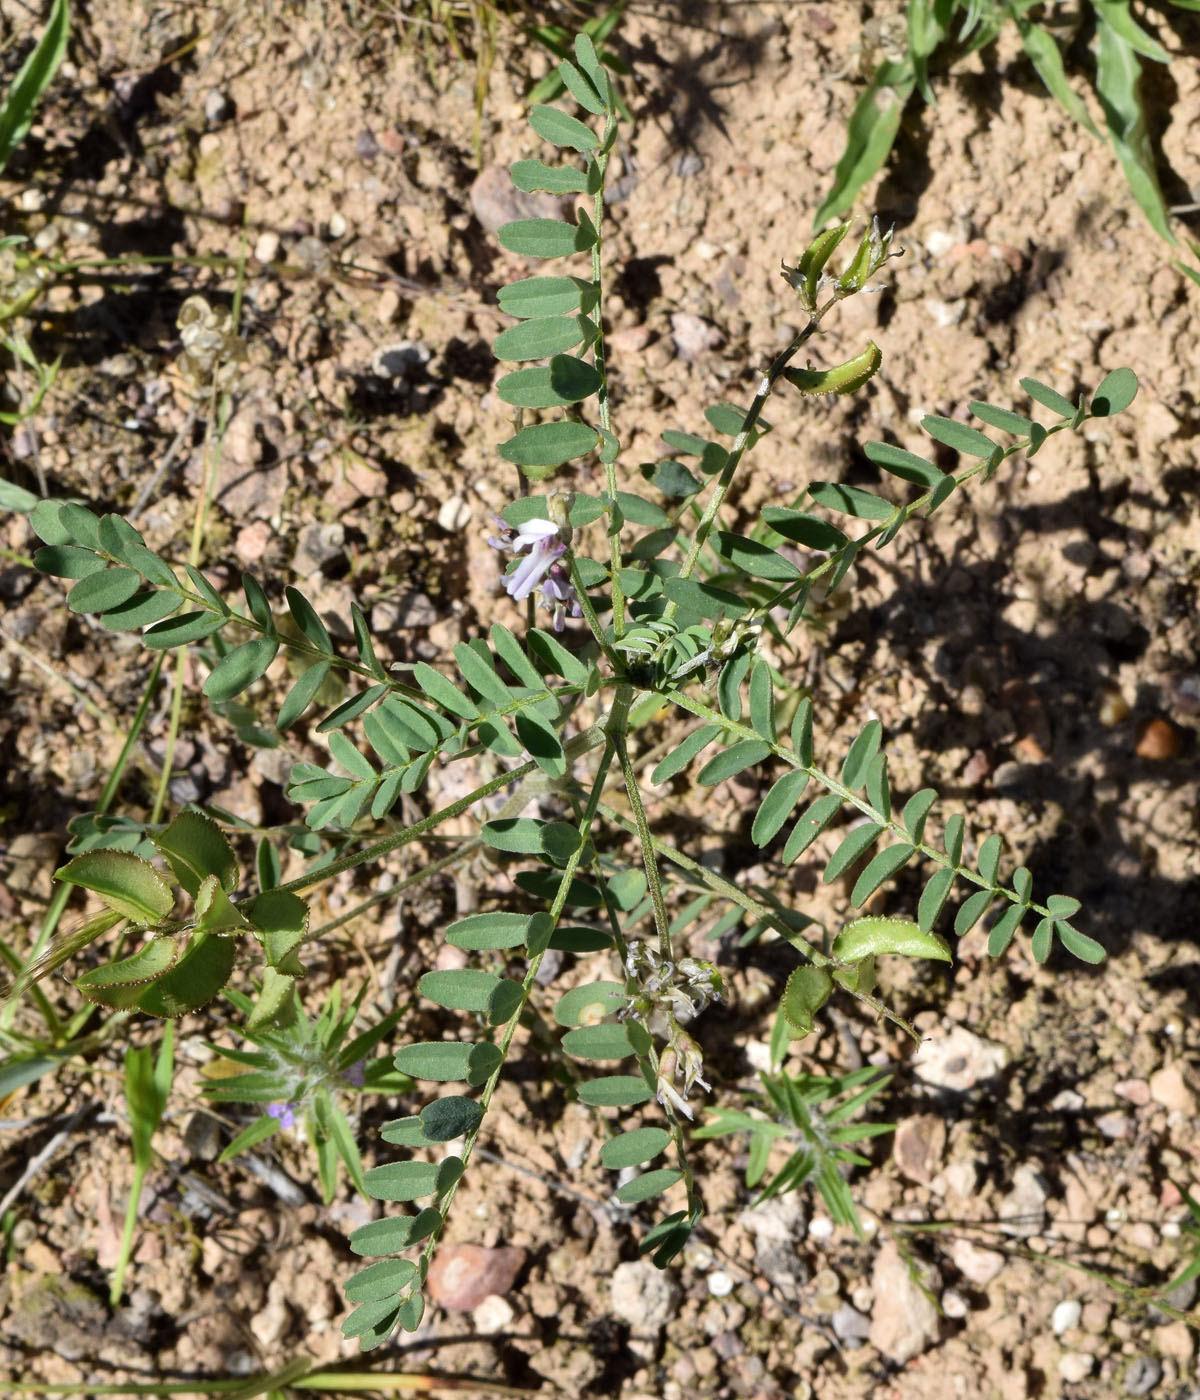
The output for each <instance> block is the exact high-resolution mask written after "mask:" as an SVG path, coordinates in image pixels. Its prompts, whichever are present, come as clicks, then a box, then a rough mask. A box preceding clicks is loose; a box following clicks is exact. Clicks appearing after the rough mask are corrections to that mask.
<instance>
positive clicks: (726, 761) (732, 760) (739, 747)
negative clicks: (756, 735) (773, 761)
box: [696, 739, 771, 787]
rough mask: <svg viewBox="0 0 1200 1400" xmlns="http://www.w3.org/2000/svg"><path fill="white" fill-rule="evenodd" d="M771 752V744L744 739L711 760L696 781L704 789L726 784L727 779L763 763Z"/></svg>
mask: <svg viewBox="0 0 1200 1400" xmlns="http://www.w3.org/2000/svg"><path fill="white" fill-rule="evenodd" d="M770 752H771V747H770V745H769V744H764V743H762V742H760V741H759V740H758V739H742V740H741V741H740V742H739V743H736V744H731V745H730V747H729V748H727V749H724V750H723V751H722V752H721V753H719V754H716V755H714V757H712V758H710V759H709V760H708V762H707V763H706V764H705V765H704V767H703V768H702V769H701V770H700V774H699V776H698V777H697V779H696V781H697V782H698V783H699V784H700V785H701V786H702V787H712V786H713V785H714V784H716V783H722V782H724V781H725V779H726V778H732V777H733V776H734V775H735V774H737V773H740V772H742V771H743V769H746V768H752V767H753V766H754V765H755V764H756V763H761V762H762V761H763V759H764V758H766V757H767V755H768V754H769V753H770Z"/></svg>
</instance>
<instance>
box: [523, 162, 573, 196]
mask: <svg viewBox="0 0 1200 1400" xmlns="http://www.w3.org/2000/svg"><path fill="white" fill-rule="evenodd" d="M509 178H510V179H511V180H512V182H513V184H514V185H516V187H517V189H519V190H525V191H526V192H527V193H529V194H534V193H539V192H541V191H543V190H544V191H545V192H546V193H547V194H586V193H587V187H588V186H587V176H586V175H585V174H584V172H583V171H582V170H576V169H575V167H574V166H570V165H546V164H545V163H544V162H543V161H540V160H519V161H517V162H516V164H515V165H513V167H512V168H511V170H510V171H509Z"/></svg>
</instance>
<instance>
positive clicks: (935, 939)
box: [833, 914, 953, 963]
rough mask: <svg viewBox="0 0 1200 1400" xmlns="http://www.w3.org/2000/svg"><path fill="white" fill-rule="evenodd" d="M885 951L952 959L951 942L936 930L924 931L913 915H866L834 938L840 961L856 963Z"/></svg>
mask: <svg viewBox="0 0 1200 1400" xmlns="http://www.w3.org/2000/svg"><path fill="white" fill-rule="evenodd" d="M884 953H899V954H900V955H901V956H902V957H906V958H932V959H934V961H936V962H952V961H953V955H952V954H951V952H950V945H949V944H948V943H947V942H946V940H945V939H944V938H942V937H940V935H938V934H936V933H922V931H921V928H920V926H919V925H918V924H915V923H913V922H912V921H911V920H910V919H887V918H882V917H879V916H876V915H870V914H869V915H867V917H866V918H863V919H855V920H854V922H853V923H849V924H847V925H846V927H845V928H844V929H843V930H842V931H841V933H839V934H838V936H837V937H836V938H835V939H834V940H833V956H834V957H835V958H837V960H838V961H839V962H844V963H856V962H861V961H862V960H863V959H864V958H870V957H876V956H880V955H882V954H884Z"/></svg>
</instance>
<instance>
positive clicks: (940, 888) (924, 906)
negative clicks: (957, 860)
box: [917, 868, 956, 933]
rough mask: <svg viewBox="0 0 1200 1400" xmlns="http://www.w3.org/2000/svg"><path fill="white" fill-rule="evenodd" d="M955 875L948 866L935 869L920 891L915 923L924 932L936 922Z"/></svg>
mask: <svg viewBox="0 0 1200 1400" xmlns="http://www.w3.org/2000/svg"><path fill="white" fill-rule="evenodd" d="M955 875H956V872H955V871H954V870H951V869H949V868H946V869H942V870H937V871H935V872H934V873H933V875H932V876H931V877H930V880H929V883H928V884H927V885H926V886H925V888H924V889H923V890H922V891H921V898H920V901H919V902H918V904H917V925H918V927H920V928H921V929H923V930H924V931H925V932H926V933H928V932H929V931H930V930H931V929H932V928H933V926H934V924H936V923H937V921H938V915H939V914H940V913H941V912H942V908H943V906H944V905H945V903H946V899H947V897H948V896H949V894H950V888H951V886H952V885H953V884H954V880H955Z"/></svg>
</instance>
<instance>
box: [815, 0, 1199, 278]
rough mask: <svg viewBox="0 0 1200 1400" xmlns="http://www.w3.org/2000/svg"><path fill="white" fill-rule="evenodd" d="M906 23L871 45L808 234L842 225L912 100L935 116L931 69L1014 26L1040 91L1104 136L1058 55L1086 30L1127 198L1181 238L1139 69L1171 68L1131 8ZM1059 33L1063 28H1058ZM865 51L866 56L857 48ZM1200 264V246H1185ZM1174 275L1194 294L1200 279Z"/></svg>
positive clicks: (1193, 273) (963, 5) (1185, 0)
mask: <svg viewBox="0 0 1200 1400" xmlns="http://www.w3.org/2000/svg"><path fill="white" fill-rule="evenodd" d="M1168 4H1170V5H1172V6H1174V8H1175V9H1176V10H1178V11H1181V12H1182V11H1188V10H1190V11H1196V10H1197V9H1198V8H1200V6H1198V5H1197V0H1168ZM906 11H907V23H905V21H904V20H901V21H900V29H901V31H902V32H899V33H897V34H896V35H894V36H893V39H892V42H891V43H890V44H889V43H888V42H882V43H880V44H879V45H878V49H879V54H878V57H879V61H878V62H877V63H876V64H875V66H874V69H873V71H872V74H871V77H870V79H869V80H868V82H867V85H866V87H865V88H864V89H863V91H862V93H861V94H860V95H859V98H858V101H857V102H856V103H855V106H854V111H853V112H852V113H851V115H850V120H849V122H848V123H847V128H846V146H845V149H844V150H843V152H842V156H841V159H840V160H839V161H838V164H837V169H836V170H835V171H834V176H833V184H832V185H831V186H830V188H829V191H828V193H827V194H826V196H825V198H824V199H823V200H822V202H821V205H820V207H819V208H818V210H817V214H816V220H815V226H816V227H817V228H822V227H823V226H824V225H825V224H826V223H827V222H828V221H829V220H830V219H836V218H841V217H843V216H844V215H845V214H846V213H847V211H849V210H850V209H851V208H853V206H854V201H855V199H856V198H857V197H858V195H859V193H860V191H861V190H862V188H863V186H864V185H865V184H866V183H867V182H868V181H869V180H870V179H872V178H873V177H874V176H875V175H877V174H878V173H879V171H880V170H882V169H883V166H884V163H885V162H886V160H887V158H888V155H889V153H890V152H891V149H892V147H893V145H894V144H895V141H896V137H897V135H898V134H899V131H900V122H901V118H902V117H903V115H904V112H905V109H906V108H907V107H908V105H909V103H910V101H912V100H913V99H914V97H915V95H917V94H919V95H920V97H921V98H922V100H923V101H925V102H926V103H928V105H929V106H931V107H936V105H937V98H936V96H935V94H934V88H933V81H934V75H933V68H934V65H935V64H937V65H938V66H939V67H943V68H944V66H945V65H946V64H947V63H952V62H953V61H954V59H955V58H961V57H965V56H966V55H967V54H969V53H974V52H975V51H976V50H978V49H982V48H986V47H987V46H988V45H989V44H991V43H993V42H994V41H995V39H996V36H997V34H998V33H999V32H1000V31H1001V29H1003V28H1004V27H1005V26H1006V25H1009V24H1012V25H1015V26H1016V29H1017V32H1018V34H1019V35H1020V38H1021V44H1022V47H1023V48H1024V50H1025V56H1026V58H1027V59H1028V61H1029V63H1030V64H1031V66H1032V67H1033V69H1034V71H1035V72H1036V73H1037V76H1038V77H1039V78H1040V79H1041V81H1042V83H1043V84H1044V86H1045V88H1046V91H1047V92H1049V93H1050V95H1051V96H1052V97H1053V98H1054V99H1055V101H1056V102H1057V103H1058V104H1059V106H1060V107H1062V109H1063V111H1064V112H1066V114H1067V115H1068V116H1069V117H1070V118H1071V119H1072V121H1075V122H1077V123H1078V124H1079V125H1080V126H1081V127H1083V129H1084V130H1085V131H1087V132H1089V133H1090V134H1091V135H1092V136H1095V137H1097V138H1100V137H1101V133H1100V130H1099V128H1098V127H1097V125H1096V123H1095V121H1094V120H1093V118H1092V114H1091V112H1089V110H1088V106H1087V104H1086V103H1085V102H1084V101H1083V99H1082V98H1081V97H1080V96H1079V94H1078V92H1076V90H1075V88H1074V87H1073V86H1072V84H1071V81H1070V78H1069V76H1068V72H1067V65H1066V62H1065V61H1064V51H1065V48H1066V47H1067V46H1068V45H1069V44H1070V43H1071V42H1072V41H1073V40H1074V39H1075V38H1076V37H1077V36H1078V34H1079V31H1080V28H1081V27H1082V26H1086V28H1087V30H1088V31H1089V32H1092V33H1094V39H1095V42H1094V62H1093V66H1092V70H1091V72H1090V74H1089V76H1090V80H1091V85H1092V88H1093V90H1094V92H1095V95H1096V98H1097V102H1098V105H1099V108H1100V111H1101V112H1102V114H1103V122H1104V128H1105V130H1104V137H1103V138H1102V139H1106V140H1107V141H1108V144H1109V146H1110V147H1111V148H1112V150H1113V153H1114V154H1115V155H1116V157H1117V159H1118V161H1120V163H1121V169H1122V170H1123V171H1124V173H1125V179H1126V182H1127V183H1128V185H1129V190H1130V193H1131V194H1132V195H1133V197H1134V198H1135V199H1136V200H1137V202H1138V206H1139V207H1140V209H1141V211H1142V213H1143V214H1144V215H1145V216H1146V219H1147V221H1148V222H1149V224H1150V227H1151V228H1152V229H1153V230H1154V231H1155V233H1157V234H1158V236H1159V237H1160V238H1162V239H1164V240H1165V241H1166V242H1167V243H1168V244H1170V245H1171V246H1172V247H1178V246H1179V239H1178V238H1176V236H1175V233H1174V232H1173V230H1172V228H1171V212H1170V210H1169V209H1168V207H1167V204H1166V201H1165V200H1164V199H1163V194H1162V190H1161V188H1160V187H1159V182H1158V175H1157V173H1156V171H1155V153H1154V147H1153V144H1152V142H1151V139H1150V133H1149V127H1148V124H1147V120H1146V108H1145V104H1144V102H1143V99H1142V62H1143V60H1148V61H1150V62H1151V63H1162V64H1165V63H1169V62H1170V59H1171V55H1170V54H1169V53H1168V52H1167V51H1166V49H1164V48H1163V46H1162V45H1161V44H1160V43H1159V42H1158V40H1157V39H1156V38H1155V37H1154V36H1153V35H1152V34H1150V33H1148V32H1147V31H1146V30H1145V29H1144V28H1143V27H1142V26H1141V25H1140V24H1138V22H1137V21H1136V20H1135V19H1134V18H1133V15H1132V13H1131V11H1130V5H1129V0H1085V3H1083V4H1081V5H1079V6H1059V7H1054V6H1043V5H1040V4H1038V3H1036V0H909V3H908V5H907V7H906ZM1064 25H1065V28H1064V27H1063V26H1064ZM864 47H869V46H868V45H864ZM1186 242H1187V244H1188V246H1189V247H1190V248H1191V250H1192V252H1193V253H1194V254H1195V255H1196V256H1197V258H1200V244H1197V243H1195V242H1193V241H1192V240H1191V239H1187V240H1186ZM1175 266H1176V267H1177V268H1179V270H1180V271H1181V272H1183V273H1186V275H1187V276H1188V277H1190V278H1191V279H1192V281H1193V282H1196V283H1197V285H1200V270H1197V269H1196V268H1193V267H1188V266H1187V265H1186V264H1184V263H1181V262H1176V263H1175Z"/></svg>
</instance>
